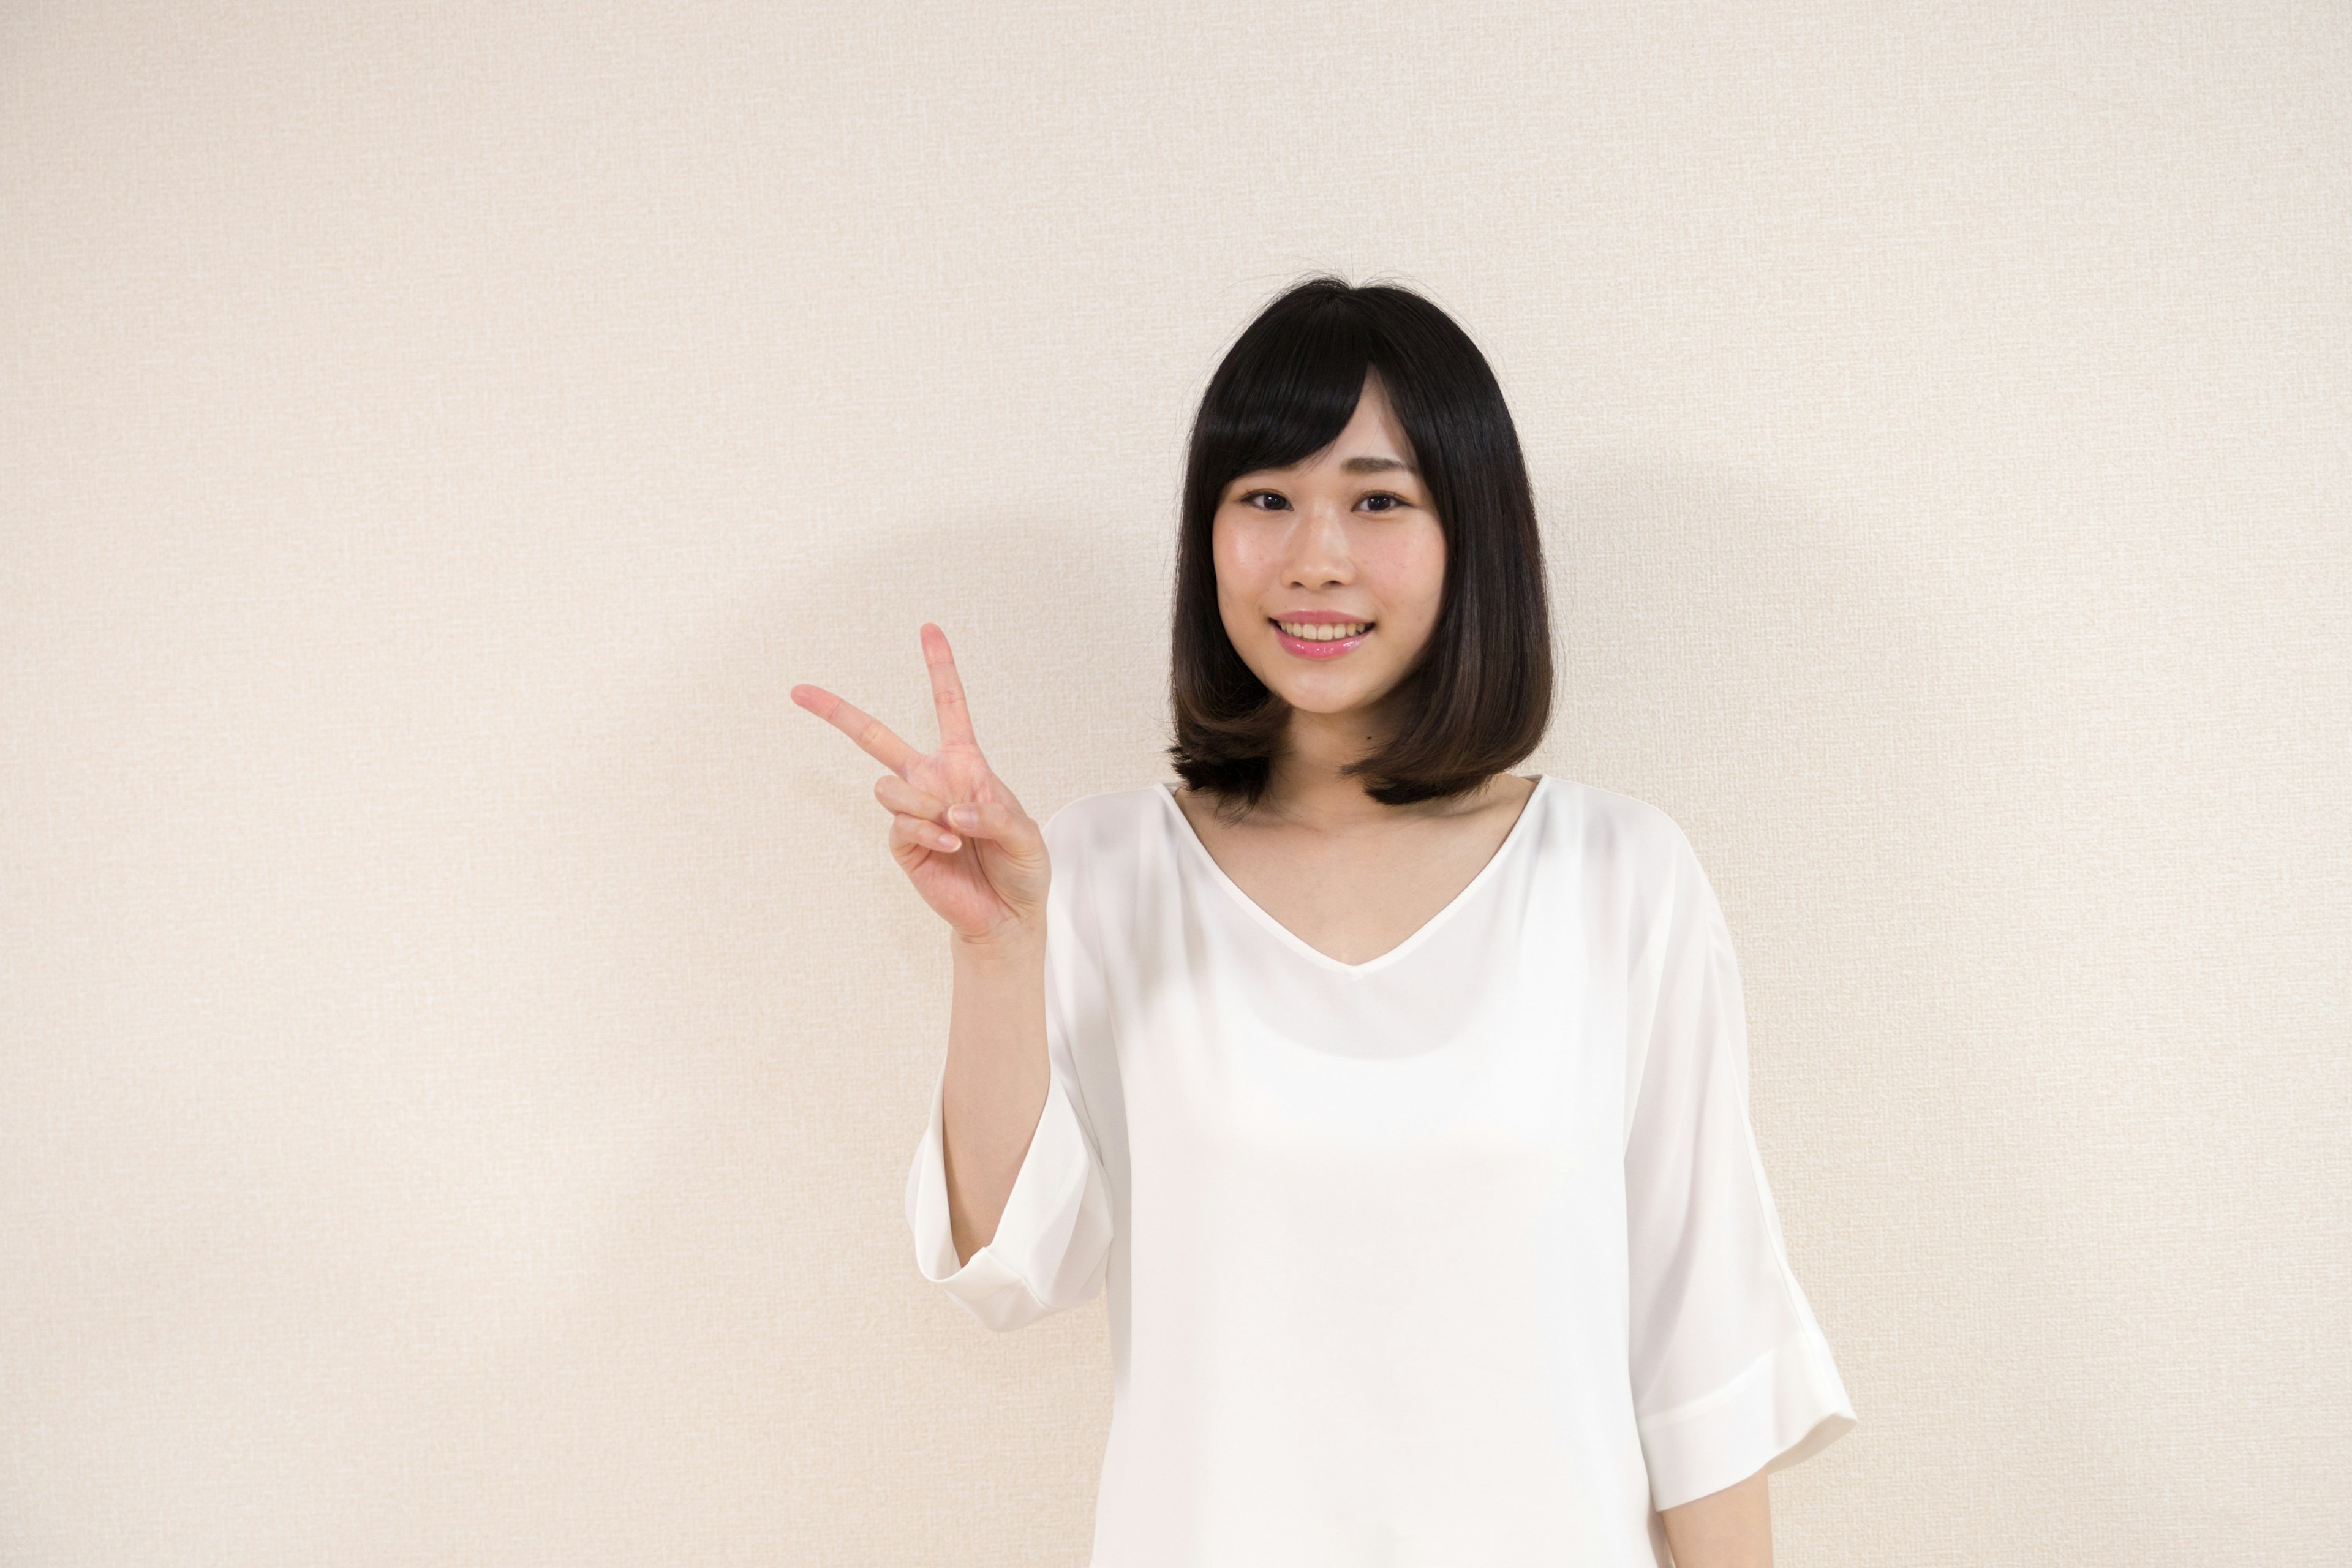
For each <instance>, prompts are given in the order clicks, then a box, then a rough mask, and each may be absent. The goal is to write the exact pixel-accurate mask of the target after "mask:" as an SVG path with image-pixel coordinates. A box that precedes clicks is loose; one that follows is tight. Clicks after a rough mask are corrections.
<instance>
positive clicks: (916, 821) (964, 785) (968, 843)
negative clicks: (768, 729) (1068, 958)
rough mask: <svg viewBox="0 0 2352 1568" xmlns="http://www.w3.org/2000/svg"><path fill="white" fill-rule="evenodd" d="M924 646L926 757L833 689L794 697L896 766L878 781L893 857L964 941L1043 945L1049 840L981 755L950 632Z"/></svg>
mask: <svg viewBox="0 0 2352 1568" xmlns="http://www.w3.org/2000/svg"><path fill="white" fill-rule="evenodd" d="M922 643H923V661H924V663H925V664H927V665H929V667H930V674H931V706H932V707H933V709H934V710H937V712H938V715H939V725H940V744H939V749H938V750H937V751H933V752H919V751H917V750H916V749H915V748H914V747H912V746H910V745H908V743H907V742H905V741H902V740H900V739H899V738H898V736H897V735H895V734H893V733H892V732H891V731H890V730H889V728H888V726H887V725H885V724H884V723H883V722H882V721H880V720H878V719H876V718H874V717H873V716H872V715H870V714H867V713H865V712H861V711H860V710H857V709H856V708H853V707H851V706H850V705H849V704H848V703H846V702H845V701H843V700H841V699H840V698H838V697H835V695H834V694H833V693H832V692H830V691H827V690H825V689H824V688H823V687H819V686H795V687H793V701H794V702H797V703H799V704H800V705H801V706H802V707H803V708H805V709H807V710H809V711H810V712H812V713H814V714H815V715H816V716H817V717H818V718H820V719H823V720H824V721H826V722H827V723H829V724H831V725H832V726H833V727H834V728H835V729H836V730H839V731H841V732H842V733H843V734H845V735H846V736H848V737H849V738H850V739H851V740H853V741H855V742H857V744H858V747H859V748H860V749H861V750H863V751H864V752H866V755H868V756H870V757H872V758H873V759H874V760H875V761H876V762H877V763H881V764H882V765H883V766H884V767H886V768H888V769H889V770H890V771H889V772H888V773H885V774H884V775H883V776H882V777H881V778H879V779H877V780H876V781H875V783H874V798H875V799H877V800H878V801H880V802H881V803H882V805H883V808H884V809H885V810H887V811H888V812H889V813H890V839H889V843H890V853H891V855H892V857H893V858H896V859H897V860H898V866H899V868H900V869H901V870H903V871H905V872H906V873H907V877H908V880H910V881H912V882H913V883H914V884H915V890H916V891H917V892H919V893H920V894H922V896H923V901H924V902H926V903H928V904H929V905H930V906H931V908H932V909H933V910H937V911H938V912H939V915H940V918H941V919H942V920H944V921H947V922H948V924H949V926H950V927H951V928H952V929H953V930H954V931H955V934H956V935H957V937H959V938H960V939H961V940H962V941H965V942H972V943H982V944H987V945H989V946H996V945H999V944H1003V945H1006V946H1010V945H1012V944H1013V943H1015V942H1022V941H1025V940H1039V941H1042V940H1043V938H1044V936H1045V888H1046V884H1047V881H1048V878H1049V868H1048V866H1047V864H1046V858H1045V835H1044V834H1043V833H1041V832H1040V831H1039V830H1038V827H1037V825H1036V824H1035V823H1034V822H1032V821H1031V820H1030V819H1029V814H1028V813H1027V812H1025V811H1023V810H1022V809H1021V803H1020V802H1019V801H1018V800H1015V799H1014V798H1013V792H1012V791H1011V790H1009V789H1007V788H1005V787H1004V783H1003V780H1001V779H999V778H998V777H997V776H996V774H995V773H994V772H992V770H991V769H990V767H989V765H988V762H987V759H986V758H984V757H982V755H981V752H980V742H978V741H977V740H976V739H974V737H973V735H972V731H971V710H970V709H969V708H968V707H967V706H966V705H965V702H964V696H963V681H962V679H961V678H959V677H958V676H957V674H956V667H955V655H954V654H953V653H951V652H950V650H949V648H948V639H947V634H946V633H944V632H942V631H940V628H939V627H937V626H932V625H931V624H930V623H929V622H928V621H927V622H925V623H924V625H923V630H922Z"/></svg>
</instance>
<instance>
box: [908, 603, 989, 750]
mask: <svg viewBox="0 0 2352 1568" xmlns="http://www.w3.org/2000/svg"><path fill="white" fill-rule="evenodd" d="M922 637H923V662H924V663H925V664H927V665H929V667H930V670H931V706H932V707H933V708H934V709H936V710H938V711H939V715H940V745H942V746H944V745H947V744H949V743H950V742H961V743H963V744H965V745H968V746H970V745H977V744H979V742H977V741H976V740H974V739H973V737H972V732H971V707H970V706H969V705H968V704H966V703H965V701H964V700H963V678H962V677H961V676H960V675H958V674H957V673H956V667H955V655H954V653H952V652H951V651H950V649H949V647H948V634H947V633H945V632H943V631H941V630H940V628H939V627H937V626H933V625H931V623H930V622H929V621H925V622H924V623H923V632H922Z"/></svg>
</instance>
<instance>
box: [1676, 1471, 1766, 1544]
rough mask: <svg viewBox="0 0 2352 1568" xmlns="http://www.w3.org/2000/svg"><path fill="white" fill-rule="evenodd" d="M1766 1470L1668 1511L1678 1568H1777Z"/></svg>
mask: <svg viewBox="0 0 2352 1568" xmlns="http://www.w3.org/2000/svg"><path fill="white" fill-rule="evenodd" d="M1768 1483H1769V1476H1768V1474H1767V1473H1766V1472H1765V1471H1762V1470H1759V1471H1757V1472H1756V1474H1754V1475H1752V1476H1750V1477H1748V1479H1746V1480H1744V1481H1741V1482H1740V1483H1739V1484H1738V1486H1731V1487H1726V1488H1724V1489H1723V1490H1721V1491H1719V1492H1709V1493H1708V1494H1707V1495H1706V1496H1705V1497H1703V1498H1693V1499H1692V1500H1690V1501H1688V1502H1686V1503H1683V1504H1681V1505H1679V1506H1678V1507H1675V1508H1670V1509H1667V1510H1664V1511H1663V1512H1662V1513H1661V1514H1660V1515H1659V1516H1658V1517H1659V1518H1660V1519H1662V1520H1664V1521H1665V1526H1666V1544H1667V1545H1668V1546H1671V1547H1672V1548H1674V1553H1675V1568H1772V1500H1771V1493H1770V1491H1769V1489H1768Z"/></svg>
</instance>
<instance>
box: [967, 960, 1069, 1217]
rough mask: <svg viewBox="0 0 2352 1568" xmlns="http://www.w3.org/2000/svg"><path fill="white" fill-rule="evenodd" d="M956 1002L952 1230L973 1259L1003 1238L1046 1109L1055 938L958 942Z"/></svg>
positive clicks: (1049, 1070) (1050, 1072)
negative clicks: (1049, 972)
mask: <svg viewBox="0 0 2352 1568" xmlns="http://www.w3.org/2000/svg"><path fill="white" fill-rule="evenodd" d="M949 945H950V947H951V948H952V949H953V951H954V953H955V1000H954V1004H953V1006H952V1010H951V1011H950V1014H949V1017H948V1064H947V1074H946V1078H945V1079H944V1082H943V1085H942V1090H941V1099H942V1101H943V1107H942V1121H943V1123H944V1134H945V1142H946V1156H947V1178H948V1227H949V1233H950V1236H952V1237H953V1238H954V1240H955V1249H956V1259H957V1261H958V1262H960V1263H961V1262H969V1261H970V1260H971V1255H972V1254H973V1253H975V1252H978V1251H979V1250H980V1249H981V1248H982V1247H986V1246H987V1245H988V1244H989V1242H990V1241H991V1240H992V1239H993V1238H994V1237H995V1235H996V1224H997V1221H998V1220H999V1219H1000V1218H1002V1217H1003V1214H1004V1205H1005V1200H1006V1199H1008V1198H1010V1197H1011V1196H1012V1195H1013V1178H1014V1177H1016V1176H1018V1175H1019V1174H1020V1173H1021V1162H1022V1160H1023V1158H1024V1156H1026V1155H1027V1153H1028V1152H1029V1141H1030V1139H1031V1138H1032V1137H1033V1136H1034V1134H1035V1133H1036V1131H1037V1119H1038V1117H1039V1115H1040V1113H1042V1112H1043V1111H1044V1110H1045V1089H1046V1086H1047V1085H1048V1083H1050V1081H1051V1074H1052V1068H1050V1067H1049V1066H1048V1064H1047V1061H1046V1057H1045V939H1044V937H1043V936H1042V935H1032V936H1023V937H1021V938H1019V939H1017V940H1013V941H1012V942H1006V943H1002V944H999V943H983V942H967V941H965V940H964V939H963V938H961V937H953V938H950V942H949Z"/></svg>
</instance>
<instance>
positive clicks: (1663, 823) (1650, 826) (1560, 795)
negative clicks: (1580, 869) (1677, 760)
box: [1545, 773, 1696, 877]
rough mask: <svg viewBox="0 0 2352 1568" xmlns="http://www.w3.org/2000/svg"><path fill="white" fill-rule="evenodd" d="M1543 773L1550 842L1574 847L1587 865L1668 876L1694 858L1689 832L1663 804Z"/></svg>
mask: <svg viewBox="0 0 2352 1568" xmlns="http://www.w3.org/2000/svg"><path fill="white" fill-rule="evenodd" d="M1545 777H1546V779H1547V780H1548V782H1549V785H1550V787H1549V789H1548V790H1547V791H1546V792H1545V793H1546V794H1547V795H1549V810H1550V811H1551V812H1552V813H1553V814H1554V816H1555V821H1554V823H1553V825H1552V826H1554V828H1555V833H1554V836H1553V837H1554V841H1555V842H1557V843H1559V844H1561V845H1563V846H1568V845H1573V846H1574V847H1575V848H1576V850H1577V852H1578V858H1580V860H1581V861H1582V862H1583V863H1584V865H1585V866H1586V867H1587V868H1612V867H1614V868H1622V869H1624V870H1626V871H1630V872H1633V873H1635V874H1637V875H1642V874H1646V875H1649V876H1664V877H1671V876H1673V875H1674V874H1675V871H1676V869H1677V868H1679V867H1680V866H1681V865H1682V864H1683V862H1684V861H1685V859H1696V852H1695V851H1694V850H1693V849H1692V847H1691V841H1690V835H1689V834H1687V833H1685V832H1684V831H1683V826H1682V824H1681V823H1679V822H1677V821H1675V818H1674V817H1673V816H1671V815H1670V814H1669V813H1668V812H1667V811H1666V810H1665V808H1664V807H1663V806H1660V805H1657V804H1655V803H1654V802H1652V801H1647V800H1643V799H1642V798H1641V797H1640V796H1638V795H1624V794H1621V793H1619V792H1618V791H1616V790H1610V789H1603V788H1601V786H1600V785H1598V784H1580V783H1579V782H1577V781H1576V780H1574V779H1569V778H1563V777H1561V776H1559V774H1557V773H1550V774H1546V775H1545Z"/></svg>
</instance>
